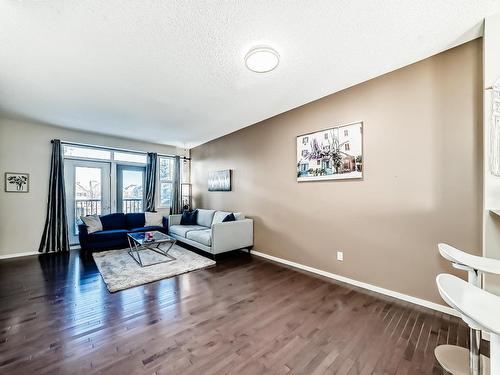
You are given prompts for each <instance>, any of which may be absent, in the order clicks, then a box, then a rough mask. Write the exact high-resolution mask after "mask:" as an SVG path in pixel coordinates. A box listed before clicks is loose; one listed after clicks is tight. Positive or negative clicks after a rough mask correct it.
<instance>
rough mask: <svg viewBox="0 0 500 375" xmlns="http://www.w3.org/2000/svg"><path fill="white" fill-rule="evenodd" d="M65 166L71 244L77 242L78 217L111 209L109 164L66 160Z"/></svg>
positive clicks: (105, 212) (108, 211) (106, 212)
mask: <svg viewBox="0 0 500 375" xmlns="http://www.w3.org/2000/svg"><path fill="white" fill-rule="evenodd" d="M64 168H65V171H64V173H65V183H66V205H67V207H66V210H67V216H68V227H69V240H70V243H71V244H77V243H78V224H77V221H78V219H79V218H80V217H81V216H87V215H104V214H108V213H110V212H111V194H110V193H111V189H110V186H111V184H110V176H111V165H110V163H107V162H99V161H85V160H71V159H66V160H65V162H64Z"/></svg>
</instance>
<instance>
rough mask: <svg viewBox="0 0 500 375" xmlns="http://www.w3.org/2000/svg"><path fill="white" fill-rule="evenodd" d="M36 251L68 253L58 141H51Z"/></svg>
mask: <svg viewBox="0 0 500 375" xmlns="http://www.w3.org/2000/svg"><path fill="white" fill-rule="evenodd" d="M38 251H39V252H40V253H49V252H54V251H57V252H59V251H69V238H68V218H67V216H66V192H65V190H64V160H63V155H62V148H61V141H60V140H59V139H54V140H52V158H51V162H50V176H49V196H48V199H47V216H46V219H45V226H44V229H43V234H42V239H41V241H40V246H39V248H38Z"/></svg>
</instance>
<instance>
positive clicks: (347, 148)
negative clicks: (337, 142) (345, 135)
mask: <svg viewBox="0 0 500 375" xmlns="http://www.w3.org/2000/svg"><path fill="white" fill-rule="evenodd" d="M350 149H351V148H350V147H349V143H346V144H345V150H346V151H349V150H350Z"/></svg>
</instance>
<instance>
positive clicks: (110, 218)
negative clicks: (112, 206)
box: [99, 212, 127, 230]
mask: <svg viewBox="0 0 500 375" xmlns="http://www.w3.org/2000/svg"><path fill="white" fill-rule="evenodd" d="M99 218H100V219H101V223H102V230H115V229H127V221H126V219H125V214H123V213H121V212H118V213H115V214H109V215H103V216H99Z"/></svg>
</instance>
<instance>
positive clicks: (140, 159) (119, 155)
mask: <svg viewBox="0 0 500 375" xmlns="http://www.w3.org/2000/svg"><path fill="white" fill-rule="evenodd" d="M113 154H114V155H113V157H114V159H115V160H116V161H125V162H129V163H140V164H146V163H147V159H146V155H145V154H134V153H131V152H121V151H115V152H114V153H113Z"/></svg>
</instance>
